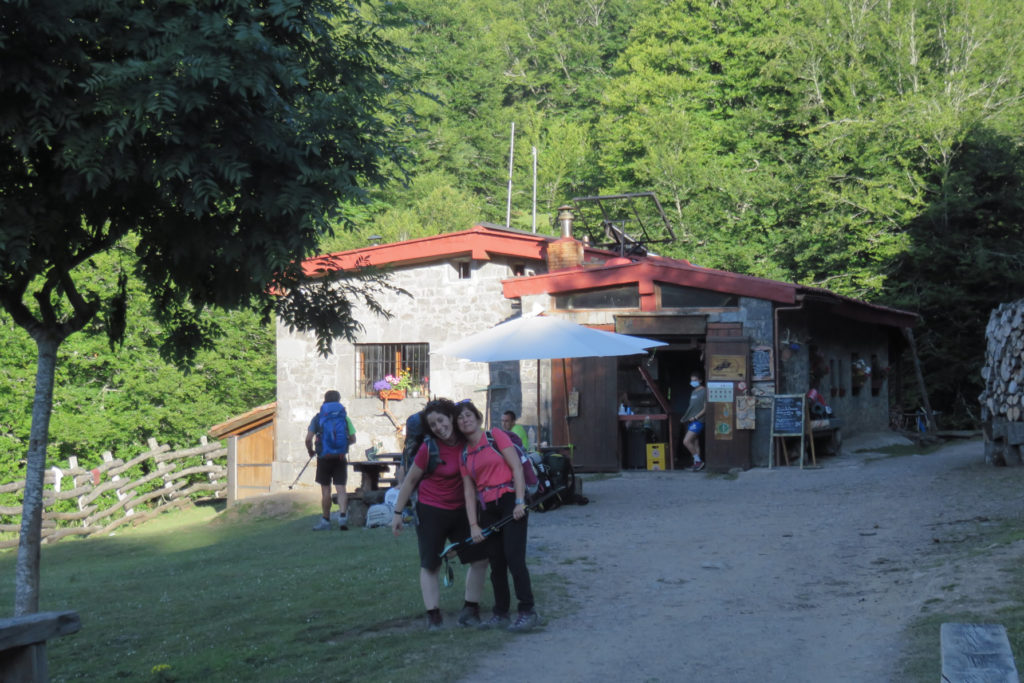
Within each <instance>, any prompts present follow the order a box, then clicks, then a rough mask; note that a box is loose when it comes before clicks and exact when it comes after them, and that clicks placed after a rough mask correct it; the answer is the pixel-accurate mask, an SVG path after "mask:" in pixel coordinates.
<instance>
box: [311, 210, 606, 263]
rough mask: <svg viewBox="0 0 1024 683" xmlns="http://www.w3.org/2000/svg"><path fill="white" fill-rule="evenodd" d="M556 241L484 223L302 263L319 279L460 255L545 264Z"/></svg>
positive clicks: (599, 253)
mask: <svg viewBox="0 0 1024 683" xmlns="http://www.w3.org/2000/svg"><path fill="white" fill-rule="evenodd" d="M556 239H558V238H557V237H551V236H550V235H538V234H535V233H530V232H525V231H522V230H513V229H510V228H504V227H499V226H492V225H488V224H486V223H481V224H479V225H474V226H473V227H472V228H470V229H469V230H460V231H459V232H446V233H443V234H440V235H431V236H430V237H420V238H417V239H413V240H406V241H404V242H395V243H393V244H379V245H374V246H371V247H363V248H361V249H352V250H350V251H341V252H337V253H334V254H325V255H323V256H316V257H314V258H310V259H306V260H305V261H303V262H302V269H303V271H304V272H305V273H306V274H307V275H310V276H316V275H317V274H321V275H323V274H327V273H329V272H332V271H335V270H347V269H349V268H358V267H365V266H376V267H378V268H380V267H385V266H390V267H394V266H399V265H401V266H406V265H415V264H417V263H427V262H430V261H436V260H438V259H442V258H452V257H458V256H469V257H470V258H472V259H474V260H478V261H489V260H490V259H491V255H492V254H496V255H497V254H500V255H502V256H513V257H519V258H523V259H529V260H532V261H544V259H545V255H546V253H547V245H548V243H550V242H553V241H555V240H556ZM613 256H614V254H611V253H610V252H607V251H604V250H601V249H590V248H586V249H585V250H584V258H591V259H598V260H599V261H601V262H604V261H606V260H607V259H609V258H611V257H613Z"/></svg>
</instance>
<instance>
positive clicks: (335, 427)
mask: <svg viewBox="0 0 1024 683" xmlns="http://www.w3.org/2000/svg"><path fill="white" fill-rule="evenodd" d="M317 425H318V427H319V430H318V432H317V433H318V435H319V436H320V440H321V444H322V447H321V448H320V449H319V450H318V451H317V453H318V454H319V456H320V457H321V458H325V457H328V456H332V455H345V454H347V453H348V414H347V413H346V412H345V406H343V405H341V404H340V403H338V402H331V403H324V404H323V405H322V406H320V416H319V418H318V420H317Z"/></svg>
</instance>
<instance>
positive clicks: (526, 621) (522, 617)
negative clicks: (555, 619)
mask: <svg viewBox="0 0 1024 683" xmlns="http://www.w3.org/2000/svg"><path fill="white" fill-rule="evenodd" d="M539 623H540V615H539V614H537V613H536V612H520V613H519V616H517V617H516V620H515V622H514V623H512V624H510V625H509V627H508V630H509V631H515V632H516V633H525V632H526V631H530V630H532V629H533V628H534V627H535V626H537V624H539Z"/></svg>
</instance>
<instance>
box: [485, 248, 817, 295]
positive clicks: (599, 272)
mask: <svg viewBox="0 0 1024 683" xmlns="http://www.w3.org/2000/svg"><path fill="white" fill-rule="evenodd" d="M655 282H662V283H667V284H674V285H680V286H683V287H697V288H700V289H708V290H711V291H715V292H723V293H727V294H737V295H739V296H749V297H755V298H758V299H767V300H769V301H774V302H776V303H780V304H792V303H795V302H796V291H797V285H794V284H790V283H787V282H777V281H775V280H766V279H763V278H757V277H752V276H749V275H739V274H738V273H729V272H726V271H722V270H713V269H711V268H702V267H700V266H695V265H692V264H690V263H687V262H686V261H673V260H670V259H657V260H654V259H648V260H644V261H636V262H633V263H625V264H615V265H608V266H597V267H588V268H574V269H571V270H564V271H557V272H554V273H546V274H543V275H534V276H532V277H521V278H514V279H511V280H505V281H504V283H503V292H504V294H505V296H506V297H507V298H518V297H522V296H527V295H530V294H561V293H564V292H572V291H579V290H585V289H596V288H601V287H613V286H616V285H625V284H630V283H637V284H638V285H639V286H640V288H641V290H653V286H654V283H655Z"/></svg>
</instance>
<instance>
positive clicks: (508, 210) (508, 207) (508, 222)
mask: <svg viewBox="0 0 1024 683" xmlns="http://www.w3.org/2000/svg"><path fill="white" fill-rule="evenodd" d="M515 151H516V122H515V121H513V122H512V140H511V141H510V142H509V143H508V201H507V202H505V227H506V228H511V227H512V159H513V158H514V156H515Z"/></svg>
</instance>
